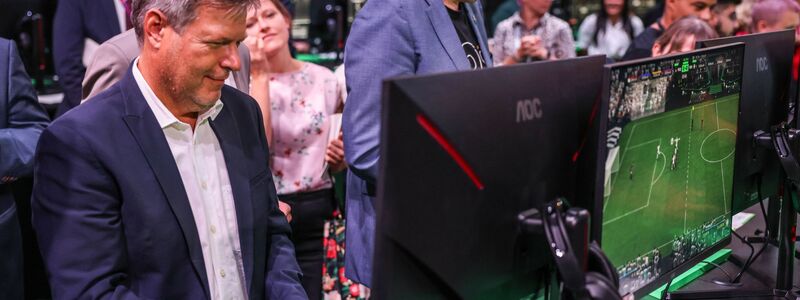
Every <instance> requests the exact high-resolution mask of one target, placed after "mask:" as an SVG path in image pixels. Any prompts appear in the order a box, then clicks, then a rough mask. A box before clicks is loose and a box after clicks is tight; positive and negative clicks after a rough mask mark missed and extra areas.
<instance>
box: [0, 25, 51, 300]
mask: <svg viewBox="0 0 800 300" xmlns="http://www.w3.org/2000/svg"><path fill="white" fill-rule="evenodd" d="M49 122H50V120H49V119H48V118H47V113H46V112H45V110H44V108H42V106H41V105H39V102H38V101H37V100H36V92H35V91H34V89H33V85H31V79H30V77H28V74H27V73H26V72H25V68H24V66H23V64H22V60H21V59H20V57H19V53H17V47H16V46H15V45H14V43H13V42H11V41H9V40H6V39H1V38H0V177H2V176H10V177H23V176H29V175H30V174H31V171H33V153H34V151H35V150H36V143H37V141H39V135H40V134H41V133H42V130H44V128H45V127H47V123H49ZM0 249H3V250H2V252H3V257H2V259H0V299H22V289H23V284H22V277H23V276H22V275H23V274H22V272H23V266H22V236H21V233H20V228H19V221H18V220H17V214H16V207H15V205H14V195H12V194H11V189H10V188H9V186H8V185H6V184H3V183H0Z"/></svg>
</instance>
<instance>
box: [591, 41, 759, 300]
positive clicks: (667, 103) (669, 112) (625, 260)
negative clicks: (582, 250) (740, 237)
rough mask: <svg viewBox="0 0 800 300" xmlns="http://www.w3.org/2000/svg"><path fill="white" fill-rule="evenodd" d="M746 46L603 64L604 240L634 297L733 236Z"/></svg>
mask: <svg viewBox="0 0 800 300" xmlns="http://www.w3.org/2000/svg"><path fill="white" fill-rule="evenodd" d="M743 57H744V45H742V44H735V45H731V46H724V47H713V48H708V49H705V50H698V51H692V52H687V53H683V54H677V55H670V56H664V57H659V58H651V59H643V60H635V61H630V62H624V63H618V64H612V65H607V66H606V70H605V78H606V80H607V81H606V83H605V84H606V86H605V87H604V92H603V93H604V97H605V98H606V99H607V100H608V113H607V114H606V115H604V116H603V117H604V118H605V120H604V121H605V122H607V123H606V124H607V126H606V130H607V131H606V132H604V133H603V135H604V138H605V139H606V143H605V145H604V147H603V148H604V150H603V151H602V152H603V153H602V154H601V155H600V156H601V157H604V158H601V160H602V165H603V166H602V168H601V169H600V170H601V173H602V175H601V176H598V178H602V180H601V181H600V182H598V185H599V186H601V187H602V190H603V192H602V193H601V194H600V195H602V196H601V197H602V199H603V201H602V202H600V201H598V203H602V207H599V208H595V209H596V210H599V211H601V212H602V218H601V220H602V221H601V226H600V227H599V228H596V229H599V232H594V233H596V234H598V235H596V236H595V237H599V239H600V243H601V247H602V248H603V250H604V252H605V253H606V255H608V257H609V259H610V260H611V262H612V264H613V265H614V266H615V267H616V268H617V271H618V274H619V277H620V293H621V294H628V293H633V294H634V296H635V297H636V298H640V297H642V296H643V295H645V294H646V293H649V292H650V291H651V290H653V289H654V288H655V287H656V286H657V285H659V284H664V283H666V280H667V279H668V278H669V275H670V274H671V273H673V272H683V271H685V270H686V269H688V268H689V267H690V266H692V265H693V264H695V263H697V262H699V261H700V260H701V259H703V258H705V257H707V256H708V255H710V254H713V253H714V251H716V250H717V249H719V248H722V247H723V246H724V245H727V244H728V243H729V242H730V222H731V213H730V208H729V207H730V204H731V194H732V185H733V171H734V157H735V155H736V153H735V151H736V147H735V146H736V132H737V121H738V112H739V98H740V89H741V86H742V85H741V84H742V60H743Z"/></svg>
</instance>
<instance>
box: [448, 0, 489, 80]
mask: <svg viewBox="0 0 800 300" xmlns="http://www.w3.org/2000/svg"><path fill="white" fill-rule="evenodd" d="M456 7H457V8H458V10H453V9H451V8H450V7H447V13H448V14H450V20H451V21H453V26H454V27H455V29H456V34H458V38H459V39H460V40H461V46H462V47H463V48H464V54H465V55H467V60H469V66H470V68H471V69H473V70H475V69H483V68H486V60H485V59H483V50H484V49H481V46H480V43H479V42H478V39H477V38H476V37H475V31H474V30H473V28H472V25H471V24H470V23H469V19H467V13H466V12H465V11H464V9H465V8H464V4H463V3H458V4H457V6H456Z"/></svg>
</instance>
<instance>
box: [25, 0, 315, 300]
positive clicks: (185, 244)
mask: <svg viewBox="0 0 800 300" xmlns="http://www.w3.org/2000/svg"><path fill="white" fill-rule="evenodd" d="M179 2H180V3H179ZM253 5H256V0H247V1H242V0H199V1H189V3H185V2H181V1H174V0H140V1H136V2H134V7H133V16H134V24H133V25H134V29H135V30H136V33H137V37H138V38H139V40H140V41H141V42H142V51H141V55H140V56H139V58H137V59H136V60H134V62H133V63H132V64H131V67H130V69H129V70H128V72H127V75H126V76H125V77H124V78H123V79H122V80H120V81H119V82H118V83H117V84H115V85H113V86H112V87H110V88H109V89H107V90H106V91H104V92H102V93H100V94H99V95H97V96H96V97H94V99H93V100H92V101H88V102H86V103H85V104H83V105H80V106H78V107H76V108H74V109H73V111H71V112H70V113H68V114H66V115H64V116H62V117H61V118H60V119H58V120H57V121H56V122H54V123H53V124H52V126H51V127H49V128H48V129H47V130H45V131H44V133H42V138H41V141H40V145H39V148H38V150H37V156H36V165H35V167H34V191H33V200H32V202H33V204H32V206H33V224H34V228H35V229H36V231H37V235H38V237H39V242H40V245H41V249H42V255H43V257H44V261H45V265H46V266H47V269H48V273H49V274H50V283H51V286H52V290H53V296H54V297H56V298H63V299H94V298H103V299H105V298H114V299H118V298H125V299H138V298H146V299H222V298H224V299H266V298H269V299H307V297H306V295H305V292H304V291H303V288H302V286H301V285H300V276H301V274H300V269H299V267H298V265H297V261H296V260H295V257H294V247H293V246H292V243H291V241H290V240H289V237H288V235H289V234H290V227H289V225H288V223H287V222H286V219H285V217H284V215H283V214H282V213H281V211H280V210H279V209H278V205H277V200H276V199H277V198H276V195H275V186H274V184H273V181H272V176H271V174H272V173H271V172H270V170H269V165H268V161H269V153H268V151H269V150H268V148H267V141H266V137H265V134H264V127H263V126H262V124H263V123H262V120H261V115H260V113H259V108H258V105H257V104H256V102H255V101H254V100H253V99H252V98H250V97H249V96H247V95H246V94H244V93H241V92H239V91H238V90H236V89H233V88H231V87H228V86H224V81H225V78H227V77H228V74H229V73H230V72H231V71H233V70H238V69H239V67H240V61H239V55H238V51H237V43H238V42H241V41H242V40H244V38H245V16H246V10H247V9H248V8H249V7H252V6H253ZM187 11H188V12H189V13H186V12H187Z"/></svg>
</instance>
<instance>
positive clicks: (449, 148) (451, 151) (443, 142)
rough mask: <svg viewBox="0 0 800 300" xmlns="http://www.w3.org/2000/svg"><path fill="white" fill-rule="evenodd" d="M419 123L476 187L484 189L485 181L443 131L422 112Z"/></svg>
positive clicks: (418, 117)
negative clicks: (445, 136) (479, 177)
mask: <svg viewBox="0 0 800 300" xmlns="http://www.w3.org/2000/svg"><path fill="white" fill-rule="evenodd" d="M417 123H419V125H420V126H422V128H423V129H425V131H426V132H428V134H429V135H430V136H431V137H432V138H433V139H434V140H436V142H437V143H439V145H440V146H442V148H444V151H445V152H447V154H448V155H450V157H451V158H453V160H454V161H455V162H456V164H458V166H459V167H461V170H463V171H464V173H466V174H467V176H469V179H471V180H472V183H473V184H475V187H477V188H478V190H483V183H482V182H481V180H480V179H478V175H476V174H475V171H474V170H472V167H470V166H469V165H468V164H467V162H466V161H465V160H464V157H462V156H461V154H460V153H458V151H456V148H454V147H453V145H451V144H450V142H448V141H447V139H445V138H444V136H443V135H442V133H441V132H439V130H438V129H436V127H434V126H433V124H431V122H430V121H428V119H427V118H425V116H423V115H422V114H417Z"/></svg>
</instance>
